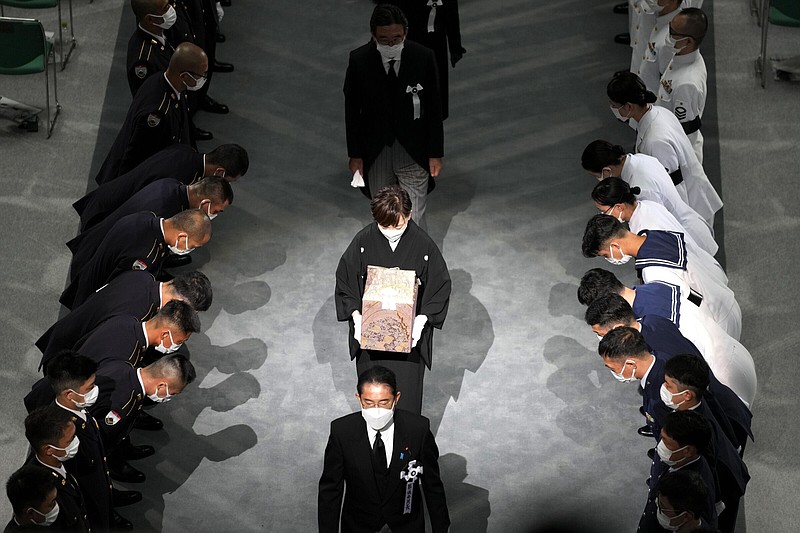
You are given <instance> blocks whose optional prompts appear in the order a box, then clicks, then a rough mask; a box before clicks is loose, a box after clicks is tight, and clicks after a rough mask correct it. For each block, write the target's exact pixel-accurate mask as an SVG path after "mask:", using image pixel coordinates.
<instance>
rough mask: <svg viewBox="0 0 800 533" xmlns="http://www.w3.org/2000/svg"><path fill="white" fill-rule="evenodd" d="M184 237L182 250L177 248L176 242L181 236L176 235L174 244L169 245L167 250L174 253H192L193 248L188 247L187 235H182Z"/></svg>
mask: <svg viewBox="0 0 800 533" xmlns="http://www.w3.org/2000/svg"><path fill="white" fill-rule="evenodd" d="M184 239H186V248H185V249H184V250H181V249H180V248H178V243H179V242H180V240H181V238H180V237H178V238H177V239H175V246H172V245H170V247H169V251H170V252H172V253H173V254H175V255H186V254H190V253H192V252H193V251H194V248H189V237H184Z"/></svg>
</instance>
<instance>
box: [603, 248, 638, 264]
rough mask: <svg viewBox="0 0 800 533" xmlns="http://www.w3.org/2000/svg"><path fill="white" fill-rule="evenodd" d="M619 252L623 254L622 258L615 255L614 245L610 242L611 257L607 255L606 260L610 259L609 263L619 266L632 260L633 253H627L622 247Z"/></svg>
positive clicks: (609, 251)
mask: <svg viewBox="0 0 800 533" xmlns="http://www.w3.org/2000/svg"><path fill="white" fill-rule="evenodd" d="M619 252H620V253H621V254H622V259H617V258H615V257H614V247H613V246H612V245H610V244H609V245H608V253H609V257H606V258H605V260H606V261H608V262H609V263H611V264H612V265H617V266H619V265H624V264H625V263H627V262H628V261H630V260H631V258H632V257H633V256H632V255H628V254H626V253H625V252H623V251H622V250H621V249H620V251H619Z"/></svg>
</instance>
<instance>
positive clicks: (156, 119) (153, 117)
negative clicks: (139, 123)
mask: <svg viewBox="0 0 800 533" xmlns="http://www.w3.org/2000/svg"><path fill="white" fill-rule="evenodd" d="M160 123H161V115H159V114H158V113H150V114H149V115H147V125H148V126H150V127H151V128H155V127H156V126H158V125H159V124H160Z"/></svg>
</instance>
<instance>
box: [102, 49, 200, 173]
mask: <svg viewBox="0 0 800 533" xmlns="http://www.w3.org/2000/svg"><path fill="white" fill-rule="evenodd" d="M207 71H208V58H207V57H206V54H205V52H203V50H202V49H200V47H198V46H195V45H193V44H190V43H183V44H181V45H180V46H178V47H177V48H176V50H175V53H174V54H172V58H171V59H170V62H169V67H168V68H167V70H166V71H165V72H164V73H163V74H158V75H155V76H150V77H149V78H148V79H147V80H145V82H144V83H143V84H142V86H141V87H139V90H138V91H137V92H136V96H134V97H133V102H131V105H130V107H129V108H128V115H127V116H126V117H125V122H124V123H123V125H122V129H120V131H119V134H118V135H117V138H116V140H115V141H114V144H113V145H112V146H111V150H110V151H109V152H108V155H107V156H106V159H105V161H103V165H102V166H101V167H100V171H99V172H98V173H97V177H95V181H96V182H97V184H98V185H100V184H103V183H106V182H108V181H111V180H114V179H116V178H117V177H118V176H120V175H122V174H125V173H126V172H128V171H130V170H131V169H133V168H135V167H136V166H137V165H138V164H139V163H141V162H142V161H144V160H145V159H147V158H148V157H150V156H151V155H153V154H155V153H156V152H158V151H160V150H162V149H164V148H166V147H167V146H169V145H171V144H177V143H183V144H189V142H190V140H189V117H188V114H187V107H186V101H185V96H184V92H186V91H187V90H190V91H195V90H199V89H200V88H201V87H202V86H203V85H204V84H205V76H206V74H207Z"/></svg>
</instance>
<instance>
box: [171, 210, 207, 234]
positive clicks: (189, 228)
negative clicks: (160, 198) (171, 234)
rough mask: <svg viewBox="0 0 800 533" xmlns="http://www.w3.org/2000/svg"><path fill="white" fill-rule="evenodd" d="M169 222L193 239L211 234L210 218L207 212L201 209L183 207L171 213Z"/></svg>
mask: <svg viewBox="0 0 800 533" xmlns="http://www.w3.org/2000/svg"><path fill="white" fill-rule="evenodd" d="M169 220H170V222H172V224H173V225H174V226H175V228H177V229H178V230H180V231H185V232H186V234H187V235H188V236H189V237H191V238H192V239H194V240H203V239H205V237H207V236H208V237H210V236H211V219H210V218H208V213H206V212H205V211H203V210H201V209H185V210H183V211H181V212H180V213H177V214H175V215H173V216H172V217H171V218H170V219H169Z"/></svg>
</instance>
